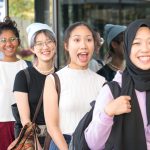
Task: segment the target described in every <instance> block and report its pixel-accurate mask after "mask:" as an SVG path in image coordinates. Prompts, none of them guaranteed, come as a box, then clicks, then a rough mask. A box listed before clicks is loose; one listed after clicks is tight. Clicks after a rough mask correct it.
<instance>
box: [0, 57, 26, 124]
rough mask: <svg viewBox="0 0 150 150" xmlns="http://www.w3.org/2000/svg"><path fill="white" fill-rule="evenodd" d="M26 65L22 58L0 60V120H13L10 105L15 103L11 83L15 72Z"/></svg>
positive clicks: (12, 83)
mask: <svg viewBox="0 0 150 150" xmlns="http://www.w3.org/2000/svg"><path fill="white" fill-rule="evenodd" d="M26 67H27V64H26V62H25V61H24V60H19V61H17V62H4V61H0V122H7V121H14V117H13V115H12V110H11V105H12V104H13V103H15V98H14V95H13V92H12V91H13V85H14V79H15V76H16V74H17V73H18V72H19V71H20V70H22V69H24V68H26Z"/></svg>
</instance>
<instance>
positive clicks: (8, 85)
mask: <svg viewBox="0 0 150 150" xmlns="http://www.w3.org/2000/svg"><path fill="white" fill-rule="evenodd" d="M19 45H20V38H19V31H18V29H17V26H16V23H15V22H13V21H12V20H11V19H10V18H8V17H7V18H4V22H0V50H1V51H2V53H3V58H2V60H0V150H6V149H7V147H8V145H9V144H10V143H11V142H12V141H13V140H14V121H15V120H14V117H13V115H12V111H11V104H13V103H15V98H14V95H13V92H12V90H13V84H14V79H15V76H16V74H17V72H19V71H20V70H22V69H24V68H26V67H27V64H26V62H25V61H24V60H19V59H18V58H17V57H16V53H17V48H18V46H19Z"/></svg>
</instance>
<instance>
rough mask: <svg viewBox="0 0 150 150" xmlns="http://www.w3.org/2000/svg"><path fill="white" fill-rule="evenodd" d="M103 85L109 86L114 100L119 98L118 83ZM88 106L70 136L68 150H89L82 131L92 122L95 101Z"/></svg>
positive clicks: (119, 89)
mask: <svg viewBox="0 0 150 150" xmlns="http://www.w3.org/2000/svg"><path fill="white" fill-rule="evenodd" d="M105 84H107V85H108V86H109V88H110V90H111V92H112V94H113V97H114V99H115V98H117V97H118V96H120V92H121V88H120V86H119V84H118V82H116V81H111V82H107V83H105ZM90 105H91V109H90V111H89V112H87V113H86V114H85V115H84V116H83V118H82V119H81V120H80V122H79V124H78V126H77V127H76V129H75V131H74V133H73V135H72V139H71V142H70V146H69V150H90V149H89V147H88V145H87V143H86V140H85V136H84V131H85V129H86V128H87V127H88V125H89V123H90V122H91V121H92V115H93V110H94V106H95V101H92V102H91V103H90Z"/></svg>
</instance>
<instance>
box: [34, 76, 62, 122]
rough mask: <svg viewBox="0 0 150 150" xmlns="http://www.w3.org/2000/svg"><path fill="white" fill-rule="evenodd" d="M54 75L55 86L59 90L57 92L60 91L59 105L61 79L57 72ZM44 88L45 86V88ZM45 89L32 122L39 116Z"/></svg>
mask: <svg viewBox="0 0 150 150" xmlns="http://www.w3.org/2000/svg"><path fill="white" fill-rule="evenodd" d="M52 75H53V76H54V79H55V86H56V90H57V93H58V105H59V98H60V80H59V77H58V75H57V74H56V73H53V74H52ZM43 90H44V88H43ZM43 90H42V93H41V96H40V98H39V102H38V105H37V107H36V110H35V113H34V116H33V119H32V122H35V120H36V118H37V115H38V113H39V110H40V108H41V105H42V103H43Z"/></svg>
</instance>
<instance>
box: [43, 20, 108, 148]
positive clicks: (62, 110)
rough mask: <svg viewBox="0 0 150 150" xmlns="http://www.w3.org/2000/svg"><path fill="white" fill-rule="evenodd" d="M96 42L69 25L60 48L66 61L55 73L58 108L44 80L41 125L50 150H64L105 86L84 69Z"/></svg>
mask: <svg viewBox="0 0 150 150" xmlns="http://www.w3.org/2000/svg"><path fill="white" fill-rule="evenodd" d="M96 40H97V39H96V35H95V32H94V31H93V30H92V29H91V28H90V27H89V26H88V25H87V24H85V23H82V22H77V23H74V24H72V25H71V26H69V27H68V28H67V30H66V32H65V36H64V47H65V50H66V52H68V54H69V57H70V59H69V60H70V61H69V64H68V65H67V66H66V67H64V68H63V69H61V70H60V71H58V72H56V73H57V74H58V76H59V78H60V84H61V92H60V99H59V106H58V94H57V92H56V88H55V83H54V78H53V76H52V75H49V76H48V77H47V79H46V82H45V89H44V115H45V121H46V124H47V128H48V132H49V134H50V135H51V137H52V139H53V141H52V142H51V144H50V148H49V149H50V150H58V149H61V150H68V144H69V142H70V139H71V135H72V133H73V132H74V130H75V128H76V127H77V124H78V123H79V121H80V120H81V118H82V117H83V116H84V114H85V113H86V112H87V111H88V110H89V109H90V102H91V101H92V100H94V99H95V98H96V96H97V95H98V92H99V90H100V89H101V87H102V85H103V84H104V82H105V79H104V78H103V77H101V76H99V75H97V74H96V73H95V72H93V71H91V70H90V69H89V68H88V63H89V61H90V59H91V57H92V54H93V51H94V49H95V46H96V45H95V43H96Z"/></svg>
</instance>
